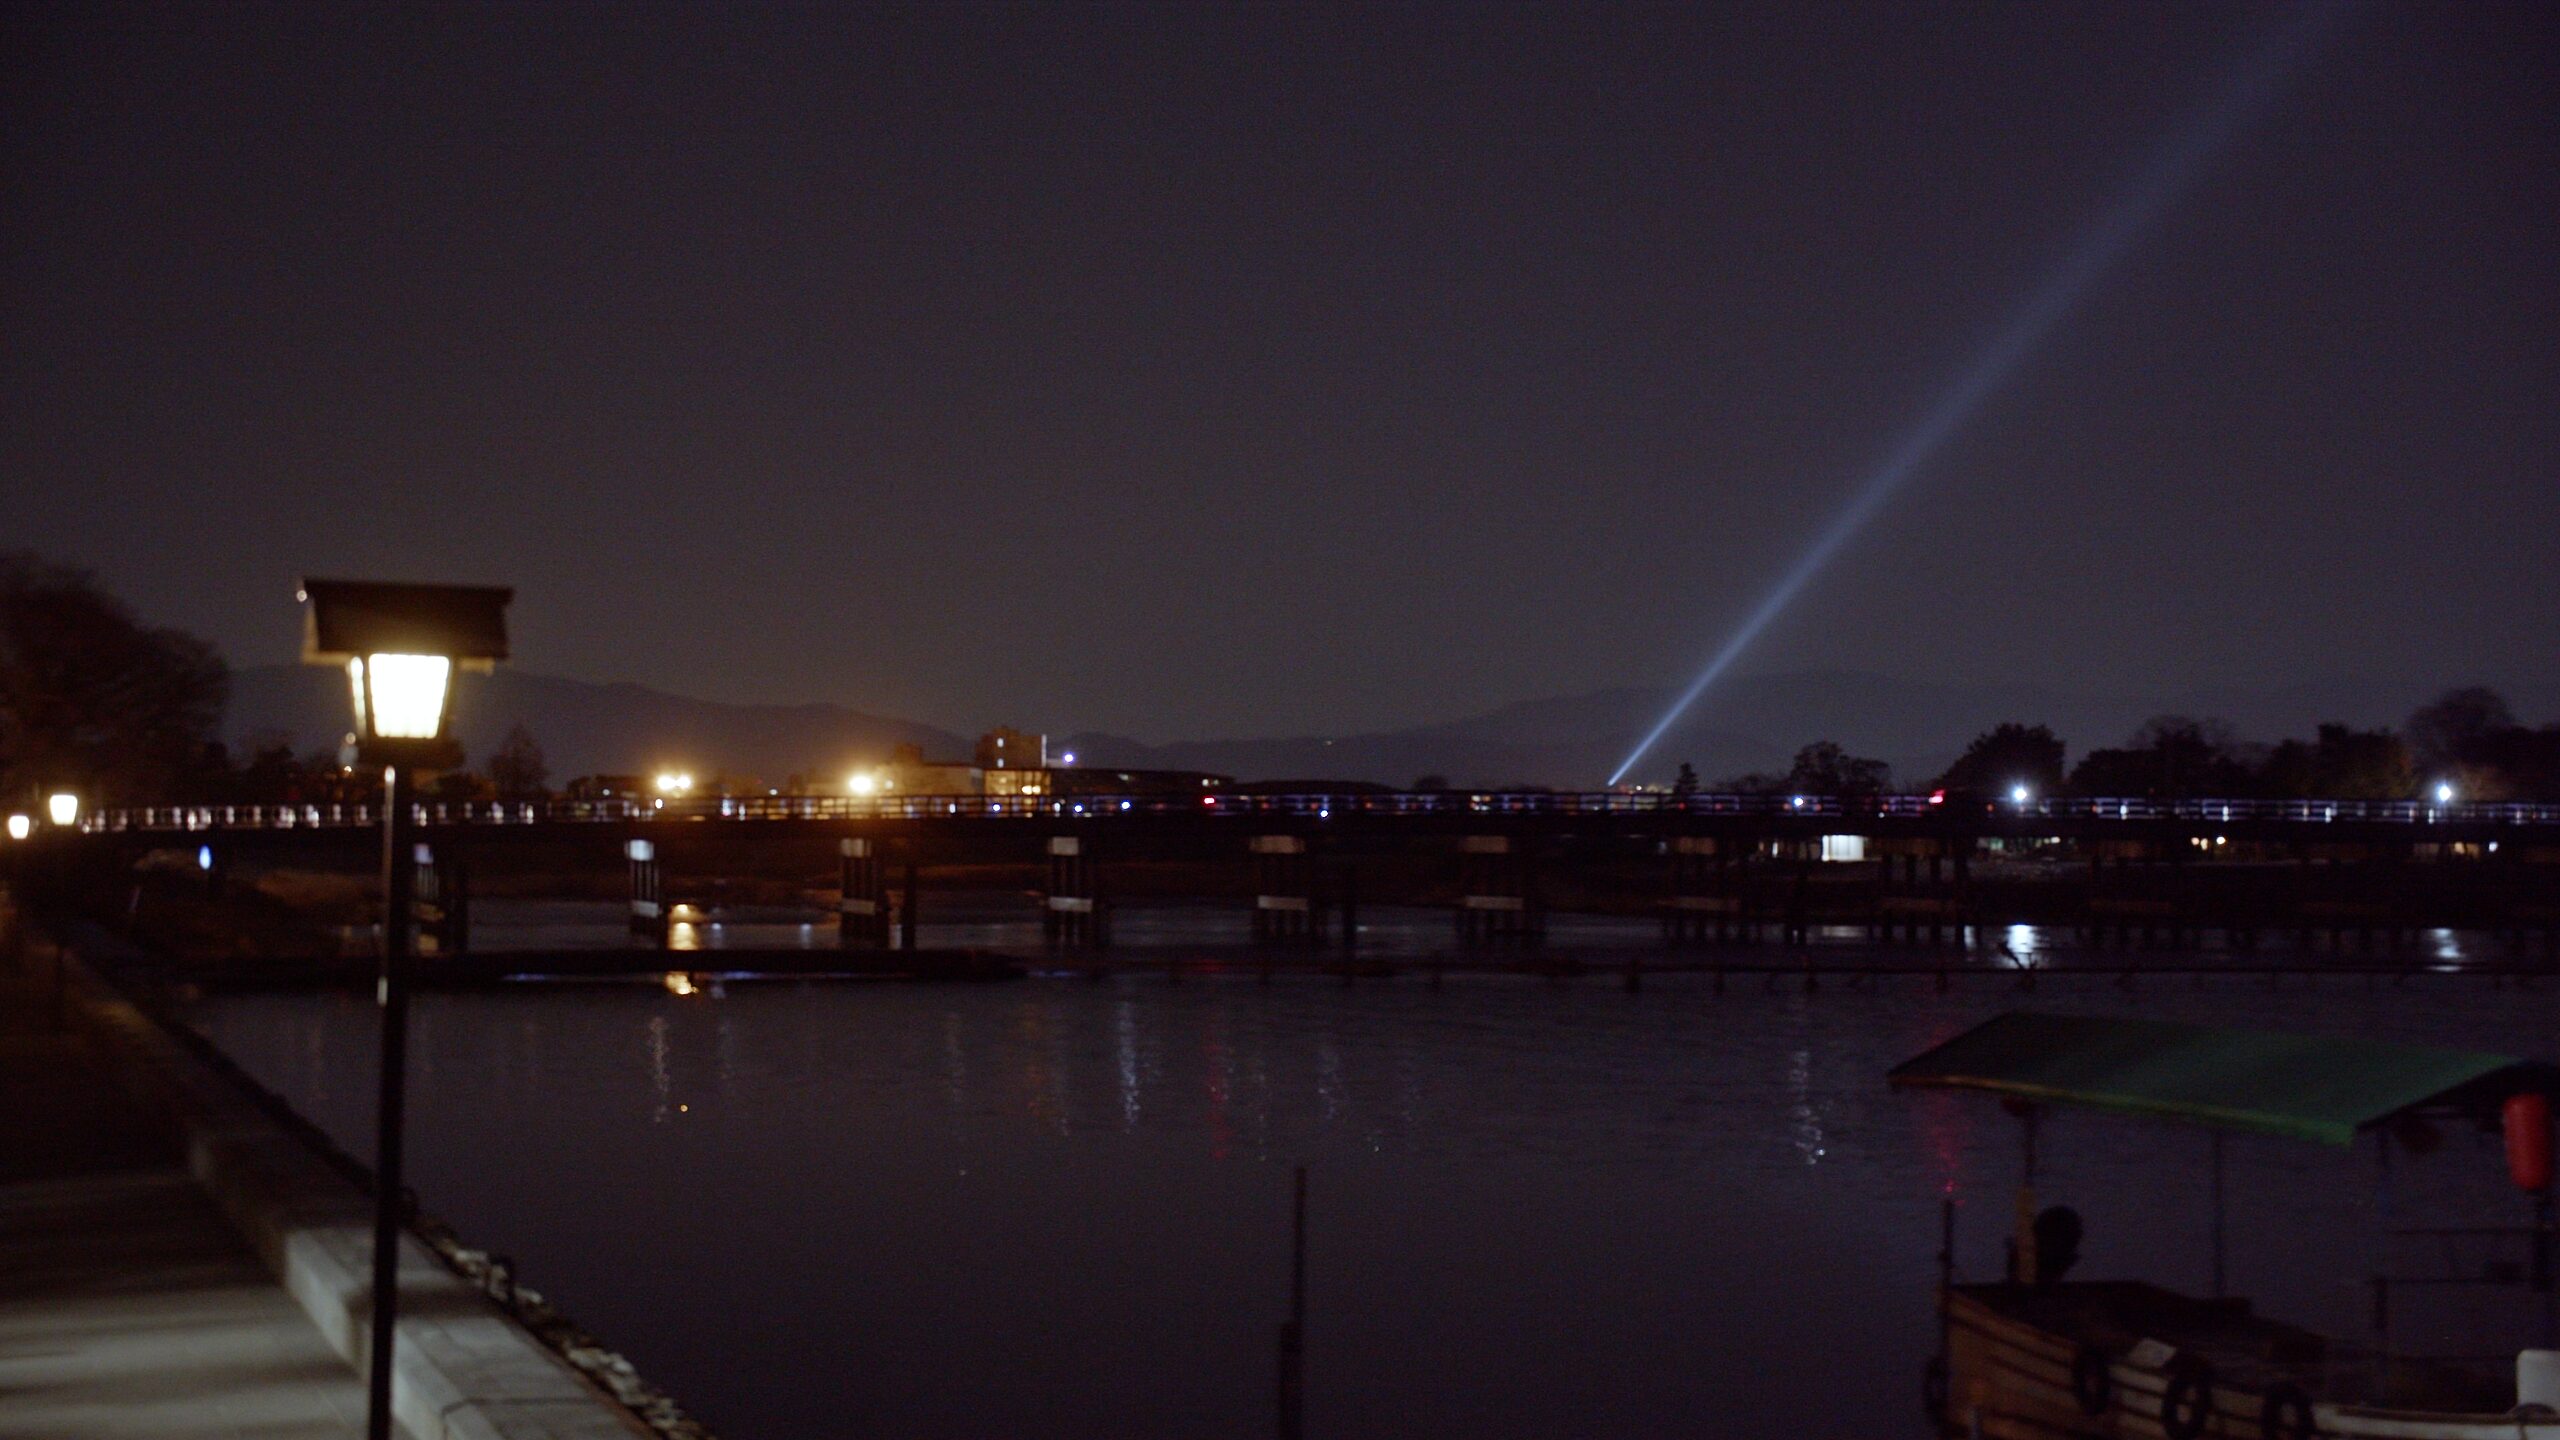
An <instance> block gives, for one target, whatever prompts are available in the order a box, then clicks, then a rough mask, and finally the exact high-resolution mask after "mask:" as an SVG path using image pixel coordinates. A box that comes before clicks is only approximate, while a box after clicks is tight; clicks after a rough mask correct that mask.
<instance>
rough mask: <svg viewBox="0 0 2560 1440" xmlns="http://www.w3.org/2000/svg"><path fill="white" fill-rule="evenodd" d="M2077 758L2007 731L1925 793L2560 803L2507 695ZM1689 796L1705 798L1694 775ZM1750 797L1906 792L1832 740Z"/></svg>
mask: <svg viewBox="0 0 2560 1440" xmlns="http://www.w3.org/2000/svg"><path fill="white" fill-rule="evenodd" d="M2068 759H2069V752H2068V747H2067V746H2066V745H2065V743H2064V742H2063V739H2062V737H2060V736H2058V735H2056V734H2054V733H2053V731H2052V729H2051V728H2050V727H2048V726H2044V725H2028V724H2022V723H2017V722H2010V723H2006V724H2001V725H1996V726H1994V727H1992V728H1991V729H1989V730H1986V731H1984V732H1983V733H1981V734H1980V735H1977V736H1975V737H1974V739H1973V743H1972V744H1971V745H1968V746H1966V747H1965V752H1964V754H1963V755H1962V756H1960V757H1958V758H1957V760H1956V762H1955V763H1954V764H1953V765H1950V766H1948V767H1947V769H1946V770H1945V772H1944V773H1942V774H1940V775H1938V776H1936V777H1935V778H1934V779H1932V780H1930V781H1928V782H1926V784H1925V787H1924V788H1937V787H1943V788H1945V789H1948V790H1951V791H1968V792H1979V793H1983V794H1989V795H2006V794H2008V793H2009V792H2010V791H2012V790H2013V789H2015V788H2017V787H2019V786H2024V787H2026V789H2027V790H2028V791H2029V792H2030V793H2032V794H2035V795H2040V796H2041V795H2078V796H2105V795H2118V796H2126V797H2142V798H2150V799H2163V800H2165V799H2183V798H2191V797H2196V796H2216V797H2225V798H2230V799H2267V800H2313V799H2325V800H2415V799H2423V798H2430V797H2432V796H2434V795H2436V794H2438V793H2439V792H2440V789H2441V790H2443V791H2446V792H2449V793H2450V794H2452V795H2453V796H2454V797H2455V798H2457V799H2460V800H2465V801H2499V800H2539V801H2560V724H2551V725H2543V726H2541V727H2539V728H2535V727H2529V726H2526V725H2522V724H2519V723H2518V722H2517V720H2516V718H2515V715H2514V713H2513V712H2512V711H2511V710H2510V709H2509V708H2508V706H2507V702H2506V701H2505V700H2504V699H2503V698H2502V697H2500V696H2499V695H2498V693H2497V692H2496V691H2494V690H2489V689H2486V688H2483V687H2479V686H2467V687H2464V688H2461V689H2455V690H2448V691H2446V692H2444V693H2443V694H2442V695H2440V696H2438V697H2437V698H2436V699H2435V700H2434V701H2432V702H2430V703H2428V704H2426V705H2422V706H2420V707H2419V708H2418V709H2417V710H2416V711H2415V712H2413V713H2412V714H2411V715H2410V716H2409V718H2408V720H2407V722H2406V723H2405V724H2403V725H2402V726H2401V728H2399V729H2397V730H2393V729H2388V728H2386V729H2380V730H2359V729H2356V728H2355V727H2353V726H2349V725H2322V726H2320V727H2319V728H2318V729H2317V731H2315V732H2314V733H2313V734H2312V735H2310V736H2309V737H2306V738H2297V739H2287V740H2280V741H2277V742H2275V743H2273V744H2266V743H2260V742H2255V741H2246V740H2242V739H2240V738H2239V737H2237V736H2236V735H2234V734H2233V733H2232V730H2231V727H2230V726H2229V725H2227V724H2225V723H2223V722H2222V721H2219V720H2210V719H2204V720H2199V719H2194V718H2191V717H2188V716H2184V715H2161V716H2155V717H2153V718H2152V719H2150V720H2148V721H2145V722H2144V723H2143V725H2142V726H2141V728H2140V729H2138V730H2136V731H2135V732H2134V733H2133V734H2132V736H2131V737H2129V738H2128V739H2127V740H2126V741H2125V743H2124V744H2122V745H2118V746H2112V747H2108V748H2103V749H2097V750H2091V751H2088V752H2087V753H2085V754H2083V755H2082V756H2081V757H2080V758H2079V760H2078V762H2077V763H2073V764H2068V765H2066V763H2065V762H2066V761H2067V760H2068ZM1681 770H1682V775H1683V783H1684V784H1687V785H1689V786H1691V787H1692V788H1694V785H1695V782H1694V780H1693V779H1691V778H1690V772H1689V769H1688V767H1687V766H1685V765H1684V766H1682V767H1681ZM1720 788H1728V789H1733V790H1738V791H1743V792H1746V793H1750V792H1786V793H1794V794H1805V795H1861V794H1879V793H1882V792H1883V791H1885V790H1887V789H1890V788H1892V776H1891V773H1890V771H1889V769H1888V767H1887V766H1886V765H1885V763H1884V762H1883V761H1880V760H1871V759H1866V758H1863V757H1859V756H1854V755H1850V754H1848V753H1846V752H1845V751H1843V750H1842V749H1841V747H1840V746H1838V745H1837V744H1834V743H1832V742H1831V741H1828V740H1822V741H1816V742H1815V743H1813V744H1811V745H1808V746H1806V747H1805V748H1804V749H1802V750H1800V751H1798V752H1797V754H1796V760H1795V765H1794V766H1793V768H1791V769H1790V770H1789V771H1788V772H1787V773H1786V774H1784V775H1765V774H1763V775H1741V776H1735V777H1733V778H1732V779H1730V780H1727V781H1725V782H1724V783H1723V786H1722V787H1720Z"/></svg>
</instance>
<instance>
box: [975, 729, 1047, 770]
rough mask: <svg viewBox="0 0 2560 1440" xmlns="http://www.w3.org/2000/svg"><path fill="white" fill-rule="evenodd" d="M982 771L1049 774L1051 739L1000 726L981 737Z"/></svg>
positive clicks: (979, 741)
mask: <svg viewBox="0 0 2560 1440" xmlns="http://www.w3.org/2000/svg"><path fill="white" fill-rule="evenodd" d="M978 768H979V769H981V770H988V771H994V770H1046V769H1048V768H1049V737H1048V736H1046V735H1036V734H1032V733H1030V732H1028V731H1023V730H1016V729H1013V728H1011V727H1009V726H1004V725H999V726H997V727H996V728H994V729H993V730H990V731H988V732H987V733H986V734H984V735H981V736H979V737H978Z"/></svg>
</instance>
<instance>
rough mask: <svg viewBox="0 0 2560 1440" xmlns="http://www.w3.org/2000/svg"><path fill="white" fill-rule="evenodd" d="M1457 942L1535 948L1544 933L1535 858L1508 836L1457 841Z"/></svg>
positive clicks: (1474, 946) (1466, 945) (1473, 945)
mask: <svg viewBox="0 0 2560 1440" xmlns="http://www.w3.org/2000/svg"><path fill="white" fill-rule="evenodd" d="M1459 855H1460V873H1459V884H1458V911H1457V926H1458V944H1459V945H1460V946H1462V947H1464V948H1467V949H1477V948H1480V947H1482V946H1485V945H1495V944H1504V943H1509V944H1515V945H1535V944H1537V943H1538V942H1539V941H1540V940H1541V939H1543V938H1544V937H1545V935H1546V929H1547V916H1546V906H1545V905H1544V903H1543V902H1542V901H1541V899H1540V897H1539V894H1538V872H1537V861H1536V857H1535V856H1533V855H1532V854H1531V853H1530V852H1529V848H1528V846H1527V844H1526V843H1525V842H1523V841H1519V840H1515V839H1514V838H1513V837H1511V836H1509V835H1470V836H1467V837H1466V839H1465V840H1464V841H1462V842H1460V847H1459Z"/></svg>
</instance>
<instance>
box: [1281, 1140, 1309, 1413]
mask: <svg viewBox="0 0 2560 1440" xmlns="http://www.w3.org/2000/svg"><path fill="white" fill-rule="evenodd" d="M1279 1389H1280V1393H1279V1412H1280V1416H1279V1418H1280V1426H1279V1433H1280V1440H1303V1437H1304V1436H1305V1435H1306V1431H1307V1416H1306V1409H1307V1167H1306V1166H1304V1165H1301V1166H1299V1167H1298V1176H1297V1192H1296V1197H1295V1199H1294V1201H1293V1203H1292V1205H1291V1208H1290V1218H1289V1318H1288V1319H1287V1320H1284V1321H1282V1322H1281V1324H1280V1387H1279Z"/></svg>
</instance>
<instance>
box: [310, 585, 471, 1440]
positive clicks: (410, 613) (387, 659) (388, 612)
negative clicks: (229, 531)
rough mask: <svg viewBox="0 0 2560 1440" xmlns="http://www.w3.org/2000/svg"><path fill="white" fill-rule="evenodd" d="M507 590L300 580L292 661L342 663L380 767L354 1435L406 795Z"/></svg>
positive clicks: (449, 749)
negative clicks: (364, 1262)
mask: <svg viewBox="0 0 2560 1440" xmlns="http://www.w3.org/2000/svg"><path fill="white" fill-rule="evenodd" d="M514 594H515V592H514V591H512V590H500V589H488V588H483V587H479V586H462V585H395V584H383V583H377V582H372V581H356V580H305V581H303V582H302V592H301V599H302V601H303V602H304V604H305V606H306V607H307V608H306V609H305V610H304V612H303V643H302V658H303V661H304V662H305V663H306V664H313V665H343V666H344V667H346V672H347V680H348V684H349V688H350V690H351V691H352V692H353V697H354V701H355V721H356V724H355V734H354V740H355V745H356V754H357V756H358V758H359V759H360V760H361V761H362V763H364V764H366V765H378V766H380V767H381V769H382V971H381V978H380V980H379V982H378V983H377V985H376V988H375V993H376V996H377V998H378V1000H379V1001H380V1004H381V1007H382V1071H381V1086H380V1090H379V1096H380V1099H379V1108H378V1111H377V1121H376V1126H375V1132H374V1163H373V1325H372V1334H371V1343H372V1357H371V1363H370V1364H369V1365H368V1367H367V1369H366V1375H365V1382H366V1389H365V1435H366V1436H367V1440H391V1429H392V1426H391V1352H392V1340H393V1332H394V1331H395V1330H396V1329H397V1328H398V1325H399V1319H400V1284H399V1280H400V1224H401V1215H400V1195H401V1182H400V1148H401V1132H402V1128H403V1123H404V1120H405V1118H406V1115H405V1112H406V1108H407V1105H406V1101H407V1082H408V1075H407V1071H408V1052H409V931H410V926H411V923H412V920H413V918H414V917H413V916H412V915H411V914H410V909H411V895H410V887H411V884H412V878H413V877H412V874H411V870H410V866H409V863H408V862H409V858H410V848H411V841H410V833H411V829H412V822H413V817H412V814H411V807H412V805H413V803H414V802H413V801H412V799H411V795H412V793H413V792H414V791H415V790H416V789H417V771H418V770H419V768H420V767H422V766H432V765H444V764H451V763H453V761H454V760H455V759H456V758H457V747H456V746H455V745H454V743H453V742H452V741H451V740H450V739H448V738H446V735H445V721H446V720H447V718H448V717H449V716H451V714H452V713H453V672H454V671H455V670H456V669H477V670H482V671H486V670H488V669H489V668H491V667H492V666H493V665H495V664H496V662H498V661H500V660H503V659H505V658H506V657H507V625H506V608H507V602H508V601H509V600H510V599H512V598H514Z"/></svg>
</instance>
